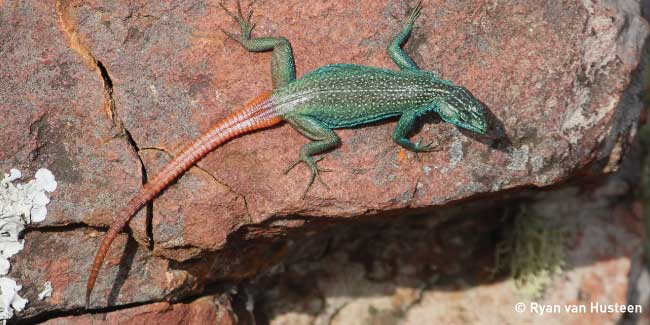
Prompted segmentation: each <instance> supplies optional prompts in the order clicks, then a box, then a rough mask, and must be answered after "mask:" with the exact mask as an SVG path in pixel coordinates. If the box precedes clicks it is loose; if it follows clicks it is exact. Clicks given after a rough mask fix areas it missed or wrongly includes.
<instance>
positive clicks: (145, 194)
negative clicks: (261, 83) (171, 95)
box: [86, 92, 282, 308]
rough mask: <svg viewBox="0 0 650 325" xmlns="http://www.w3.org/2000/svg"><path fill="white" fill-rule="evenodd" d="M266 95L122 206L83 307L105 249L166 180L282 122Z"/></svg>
mask: <svg viewBox="0 0 650 325" xmlns="http://www.w3.org/2000/svg"><path fill="white" fill-rule="evenodd" d="M270 97H271V92H267V93H264V94H262V95H260V96H258V97H257V98H255V99H253V100H252V101H251V102H249V103H248V104H247V105H246V106H244V108H242V109H241V110H239V111H237V112H235V113H233V114H232V115H230V116H229V117H228V118H226V119H224V120H222V121H221V122H220V123H218V124H217V125H215V126H214V127H212V128H211V129H210V130H209V131H208V132H206V133H204V134H203V135H202V136H201V137H200V138H198V139H196V140H195V141H194V142H193V143H192V144H190V145H189V146H187V147H185V149H184V150H183V151H182V152H181V154H180V155H178V156H177V157H176V158H174V159H172V161H170V162H169V164H167V166H165V168H163V170H162V171H161V172H160V173H158V174H157V175H156V176H155V177H154V178H153V179H152V180H151V181H150V182H148V183H147V184H145V185H144V187H143V188H142V189H141V190H140V192H138V194H136V196H135V197H134V198H133V199H131V201H130V202H129V204H128V205H127V206H126V208H125V209H123V210H122V211H121V212H120V214H118V215H117V217H116V218H115V220H114V221H113V224H112V225H111V227H110V228H109V229H108V232H107V233H106V235H105V236H104V238H103V239H102V243H101V246H100V247H99V250H98V251H97V255H96V256H95V261H94V262H93V265H92V268H91V269H90V275H89V276H88V283H87V284H86V308H88V304H89V302H90V295H91V293H92V291H93V287H94V286H95V281H96V280H97V275H98V274H99V270H100V269H101V267H102V263H103V262H104V258H105V257H106V253H107V252H108V248H109V247H110V246H111V243H112V242H113V240H114V239H115V238H116V237H117V235H118V234H119V233H120V231H122V229H123V228H124V226H125V225H126V223H127V222H128V221H129V220H130V219H131V217H132V216H133V215H134V214H135V213H136V212H138V210H140V208H142V207H143V206H144V205H145V204H147V202H149V201H151V199H153V198H155V197H156V196H157V195H158V194H159V193H160V191H162V190H163V189H164V188H165V187H167V185H169V183H171V182H172V181H174V180H175V179H176V178H178V177H179V176H180V175H181V174H183V173H184V172H185V171H187V170H188V169H189V168H190V167H191V166H192V165H194V164H195V163H196V162H197V161H198V160H200V159H201V158H203V157H204V156H205V155H206V154H208V153H209V152H210V151H212V150H214V149H215V148H216V147H218V146H219V145H220V144H222V143H224V142H226V141H228V140H230V139H233V138H235V137H237V136H240V135H242V134H245V133H248V132H251V131H254V130H259V129H263V128H267V127H270V126H272V125H275V124H278V123H280V122H282V118H281V117H280V115H279V114H278V113H276V112H275V109H274V108H273V104H272V103H271V100H270Z"/></svg>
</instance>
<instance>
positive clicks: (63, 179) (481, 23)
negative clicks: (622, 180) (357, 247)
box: [0, 0, 648, 317]
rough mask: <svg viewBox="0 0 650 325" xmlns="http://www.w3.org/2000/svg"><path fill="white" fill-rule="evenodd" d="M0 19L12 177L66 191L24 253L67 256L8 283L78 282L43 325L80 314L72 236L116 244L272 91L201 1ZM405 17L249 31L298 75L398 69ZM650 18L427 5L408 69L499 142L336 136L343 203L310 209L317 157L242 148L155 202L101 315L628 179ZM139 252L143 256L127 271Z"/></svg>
mask: <svg viewBox="0 0 650 325" xmlns="http://www.w3.org/2000/svg"><path fill="white" fill-rule="evenodd" d="M228 5H229V6H233V4H232V3H229V4H228ZM0 6H2V10H0V29H1V30H0V42H1V44H3V46H2V49H1V50H0V60H1V61H2V62H3V63H4V64H3V65H2V66H0V79H2V80H3V81H6V82H2V83H0V108H1V110H2V111H4V112H8V113H7V114H6V115H4V116H3V117H4V118H3V119H0V123H1V124H0V127H2V129H3V135H5V136H3V138H2V139H0V145H2V148H3V150H0V167H1V168H2V170H4V171H8V170H9V169H10V168H14V167H20V168H21V169H26V170H31V171H35V170H36V169H38V168H40V167H47V168H49V169H50V170H52V171H53V173H54V175H55V177H56V178H57V180H60V182H59V185H60V187H59V188H58V189H57V191H56V192H55V193H54V195H53V198H52V202H51V204H50V206H48V209H49V215H48V218H47V219H46V220H45V222H44V223H43V224H42V225H39V226H38V227H41V228H42V230H36V231H34V232H33V233H31V235H30V236H29V237H32V238H33V240H34V241H36V242H34V243H33V245H34V246H40V245H43V244H44V243H45V242H46V241H52V240H53V241H56V242H58V243H60V245H59V246H58V247H60V249H57V250H50V251H48V254H47V255H42V254H43V253H42V250H31V251H28V250H27V249H26V250H25V251H23V252H22V253H21V254H20V256H19V257H17V259H16V260H17V263H16V266H15V267H14V269H13V270H12V275H13V276H15V277H17V276H19V275H20V276H26V277H28V278H26V279H25V281H22V282H21V283H23V285H24V288H25V289H24V290H32V291H30V292H32V293H33V295H32V298H33V297H35V294H36V291H35V289H28V288H29V286H30V285H32V286H34V287H35V286H36V285H38V284H40V283H41V282H38V283H36V282H34V283H30V282H29V281H27V280H29V279H32V280H33V281H41V280H43V281H45V280H46V278H47V276H45V274H51V272H52V270H63V269H68V268H72V267H73V266H74V267H75V271H76V272H74V274H71V276H70V278H68V279H65V280H61V281H60V283H59V286H57V284H55V283H54V282H53V286H54V292H53V299H52V301H54V303H52V304H51V305H49V303H48V302H47V300H46V301H45V302H35V301H33V300H31V299H30V301H32V302H31V303H30V305H28V308H27V310H26V311H25V312H24V314H23V316H24V317H32V316H36V315H38V313H40V312H42V311H45V310H54V309H60V310H67V309H73V308H78V307H81V304H82V302H81V298H80V297H82V295H83V291H84V283H85V281H86V274H87V270H88V265H89V263H90V261H91V260H92V257H93V255H94V251H95V250H96V247H97V245H98V242H99V240H100V237H99V236H95V237H92V236H90V235H89V233H90V231H89V230H87V229H77V228H76V227H81V228H83V227H85V226H86V225H90V226H102V227H103V226H108V225H109V224H110V223H111V220H112V218H113V217H114V216H115V214H116V212H117V211H118V210H119V209H121V208H122V207H123V206H124V205H125V204H126V202H127V201H128V199H129V198H130V197H131V196H132V195H133V194H134V193H135V192H136V191H137V189H138V188H139V187H140V184H141V183H142V181H143V179H144V178H146V177H151V175H153V174H155V172H156V171H157V170H159V169H160V168H161V166H162V165H164V163H166V162H167V161H168V159H169V156H170V154H175V153H178V152H179V150H180V148H181V147H182V146H183V145H185V144H187V143H189V142H190V141H191V140H192V139H194V138H196V137H197V136H198V135H200V134H201V133H202V132H204V131H206V130H207V129H208V128H209V127H210V125H212V124H214V123H215V122H216V121H218V120H220V119H221V118H223V117H225V116H226V115H228V114H229V113H230V112H232V111H233V110H235V109H236V108H237V107H239V106H241V105H242V104H243V103H244V102H246V101H247V100H248V99H250V98H252V97H253V96H255V95H256V94H257V93H260V92H262V91H264V90H268V89H269V87H270V84H271V83H270V75H269V72H268V70H269V64H270V62H269V60H270V55H269V54H252V53H247V52H245V51H244V50H243V49H242V48H241V47H239V46H238V45H237V44H236V43H235V42H233V41H231V40H228V39H227V38H226V37H225V36H224V35H223V34H222V33H221V32H219V28H224V29H228V30H232V29H234V28H235V26H234V24H233V23H232V22H231V21H230V20H229V19H228V17H227V16H226V15H225V14H224V13H223V11H222V10H221V9H220V8H219V7H218V6H217V5H209V4H205V3H203V2H199V1H187V2H184V3H181V4H176V3H158V2H148V1H135V2H129V3H125V2H117V3H116V2H113V1H104V2H102V1H96V2H91V1H83V2H80V1H64V0H59V1H57V2H55V3H53V4H52V3H41V2H39V1H26V2H21V3H20V4H14V3H13V2H2V3H0ZM408 8H409V4H408V3H407V2H406V1H398V2H378V1H366V2H354V1H337V2H327V3H323V4H309V5H305V4H304V3H303V2H300V1H297V0H290V1H282V2H273V1H261V2H258V3H256V13H255V14H254V18H253V19H254V20H255V21H256V22H257V29H256V31H255V35H286V36H288V37H289V38H290V39H291V41H292V44H293V46H294V51H295V55H296V61H297V66H298V74H299V75H303V74H304V73H306V72H308V71H310V70H312V69H314V68H317V67H319V66H322V65H324V64H328V63H336V62H350V63H358V64H365V65H373V66H380V67H387V68H394V66H393V64H392V63H391V62H390V60H389V58H388V57H387V56H386V54H385V47H386V45H387V44H388V43H389V42H390V40H391V38H392V37H393V35H394V34H395V33H396V32H397V31H398V30H399V28H400V27H401V23H402V21H403V18H404V16H405V14H406V13H407V11H408ZM639 11H640V9H639V5H638V2H636V1H631V0H628V1H618V2H610V1H596V2H589V3H587V2H585V3H570V4H560V3H542V2H538V3H520V4H513V5H508V6H506V5H503V4H500V3H495V4H488V3H485V4H479V5H476V6H473V7H472V6H467V5H465V4H463V5H461V4H455V3H439V4H436V5H435V6H434V5H431V4H427V6H426V7H425V9H424V10H423V13H422V18H421V19H420V20H419V21H418V28H417V29H416V30H415V31H414V34H413V37H412V39H411V42H409V43H408V45H407V47H406V50H407V52H408V53H410V54H411V55H412V56H413V57H414V59H415V61H416V62H418V64H419V65H420V66H421V67H422V68H424V69H428V70H435V71H438V72H439V73H440V74H441V75H442V76H443V77H445V78H448V79H450V80H453V81H455V82H457V83H459V84H462V85H464V86H466V87H467V88H469V89H470V90H471V91H472V93H473V94H475V95H476V96H477V97H478V98H479V99H480V100H481V101H482V102H484V103H485V104H486V106H487V107H488V108H489V110H490V123H491V130H490V135H489V136H488V137H479V136H476V135H473V134H470V133H467V132H461V131H459V130H457V129H456V128H454V127H453V126H451V125H448V124H444V123H435V122H438V120H437V118H431V119H429V120H428V123H425V124H424V125H423V127H422V129H421V130H420V134H421V135H422V136H423V137H424V138H425V139H433V140H436V141H438V143H439V145H440V147H441V148H442V150H441V151H438V152H434V153H431V154H422V155H419V158H418V157H416V156H415V155H413V154H412V153H410V152H406V151H404V150H403V149H401V148H400V147H398V146H396V145H395V144H393V143H392V141H391V139H390V133H391V131H392V128H393V127H394V122H392V121H388V122H385V123H379V124H376V125H372V126H369V127H364V128H357V129H351V130H340V131H337V133H338V134H339V135H340V136H341V138H342V140H343V145H342V147H341V148H339V149H336V150H334V151H333V152H332V153H329V154H327V155H326V159H325V160H324V161H322V162H321V166H323V167H326V168H331V169H333V170H335V171H336V172H334V173H327V174H326V175H323V176H324V179H325V181H326V182H327V183H328V184H329V186H330V187H331V189H330V190H327V189H325V188H324V187H323V186H320V185H319V184H316V185H315V186H314V187H313V189H312V190H311V191H310V193H309V195H307V197H306V198H305V199H304V200H303V199H301V198H300V195H301V192H302V190H303V188H304V186H305V182H306V180H307V177H308V171H307V170H306V169H305V168H304V167H303V168H297V169H296V170H295V171H292V173H290V174H289V175H288V176H285V175H283V174H282V172H283V171H284V169H285V167H286V166H287V165H288V164H289V163H290V162H292V161H293V160H294V159H295V158H296V156H297V154H298V150H299V147H300V145H301V144H304V143H306V141H307V140H306V139H305V138H304V137H302V136H301V135H299V134H298V133H297V132H295V131H294V130H292V129H291V128H290V127H289V126H287V125H284V126H281V127H276V128H272V129H269V130H266V131H263V132H260V133H256V134H252V135H249V136H245V137H241V138H238V139H234V140H233V141H231V142H229V143H228V144H227V145H225V146H223V147H222V148H219V149H217V150H215V152H213V153H211V154H210V155H208V156H207V157H206V158H205V159H203V160H202V161H201V162H200V163H199V164H198V167H195V168H192V169H191V170H190V171H189V172H187V173H186V174H185V175H184V176H183V177H181V178H180V179H179V180H178V182H176V183H175V184H174V185H173V186H171V187H170V188H169V189H167V190H166V191H165V192H164V193H163V194H162V195H161V196H160V197H159V198H158V199H156V200H155V201H154V203H153V208H152V209H150V210H149V214H150V216H151V218H150V219H151V221H150V223H151V225H152V226H151V229H149V230H148V228H147V226H146V224H147V218H146V215H147V212H146V211H141V212H140V214H139V215H138V216H137V217H136V218H135V219H134V220H133V222H132V223H131V227H130V228H131V230H132V232H133V234H132V236H133V237H134V238H135V239H136V240H137V242H138V244H139V245H137V246H138V247H137V249H136V248H135V246H136V245H134V247H132V248H130V250H129V249H126V250H125V248H124V244H125V243H126V240H125V239H122V240H121V242H117V243H116V244H115V245H114V246H113V248H112V250H111V252H109V255H110V256H113V257H112V262H110V263H107V264H106V265H105V267H104V269H103V270H102V271H101V272H100V281H99V283H98V285H97V288H96V291H95V295H94V299H96V300H94V301H95V302H94V303H93V306H95V307H99V306H106V304H111V305H112V304H126V303H130V302H143V301H146V300H161V299H170V300H171V299H181V298H183V297H185V296H187V295H188V294H195V293H197V292H199V291H201V290H202V288H203V286H205V285H206V283H209V282H211V281H214V280H215V279H229V280H232V279H245V278H250V277H251V276H253V275H255V274H257V273H259V272H261V271H264V270H267V269H268V268H269V267H270V266H271V265H273V264H274V263H277V262H279V261H281V260H282V259H283V258H284V254H285V252H286V251H287V250H288V248H290V246H291V242H292V241H291V240H299V239H301V238H310V237H314V236H316V235H317V234H319V233H321V232H323V231H324V230H325V229H327V228H328V227H330V223H335V222H340V221H342V220H356V219H358V218H360V217H363V216H368V215H375V216H384V217H386V216H393V215H400V214H413V213H416V212H417V213H422V212H425V211H437V210H438V209H441V208H442V207H445V206H447V205H449V204H450V202H458V201H461V200H464V201H469V200H473V199H476V198H477V197H489V196H490V195H496V194H499V195H500V193H501V192H503V191H506V190H511V191H512V190H516V189H519V188H523V187H530V186H550V185H555V184H558V183H560V182H562V181H564V180H566V179H568V178H571V177H574V176H576V175H579V174H581V173H583V172H584V171H585V170H588V169H591V170H593V171H595V172H600V171H602V170H605V171H610V170H613V169H616V166H617V165H618V160H619V159H620V156H621V154H622V153H623V152H624V151H625V150H624V149H625V147H626V143H627V141H628V138H629V136H630V135H631V134H632V133H633V131H634V130H635V125H636V120H637V119H638V114H639V111H640V108H641V105H640V103H639V102H638V100H637V99H636V95H637V94H638V91H639V87H638V85H636V84H633V83H632V76H631V73H632V71H634V70H635V69H636V67H637V65H638V62H639V57H640V55H641V48H642V46H643V41H644V40H645V37H646V36H647V34H648V27H647V24H646V23H645V22H644V21H643V20H642V18H641V17H640V16H639ZM339 21H343V22H344V23H339ZM35 26H38V28H36V27H35ZM298 31H300V32H298ZM431 122H433V123H431ZM141 161H142V162H143V164H144V169H141ZM143 172H144V174H145V175H146V177H145V176H144V175H143ZM145 210H146V209H145ZM66 225H68V226H70V225H72V226H73V229H70V228H68V227H64V226H66ZM50 236H51V237H52V238H48V237H50ZM79 236H82V237H79ZM79 238H85V239H87V240H86V241H84V242H83V243H82V242H80V241H79ZM123 238H126V237H125V236H124V237H123ZM287 239H290V240H287ZM151 240H153V241H151ZM149 247H150V248H151V249H149ZM125 251H126V252H129V251H135V252H136V253H135V255H134V257H131V258H129V257H128V256H122V257H120V254H122V252H125ZM30 252H33V253H30ZM30 254H36V255H35V256H32V255H30ZM163 258H166V259H163ZM20 259H24V260H25V262H23V263H21V262H20ZM167 259H169V261H168V260H167ZM30 260H33V261H41V263H42V264H41V265H44V267H43V269H42V270H40V269H39V270H33V269H32V267H31V266H30V265H29V263H28V262H27V261H30ZM130 260H131V261H130ZM47 261H51V263H50V262H47ZM59 261H68V262H67V263H68V264H67V265H66V264H64V263H63V262H59ZM135 261H137V262H138V263H139V264H137V265H138V266H140V267H142V268H139V267H136V265H135V264H133V263H135ZM72 262H75V263H74V264H72ZM127 264H128V265H127ZM76 266H78V267H76ZM149 268H153V269H154V270H155V271H151V272H150V269H149ZM120 269H130V271H129V274H128V276H127V275H123V274H122V273H120ZM30 272H32V273H31V275H29V274H30ZM34 272H39V274H36V273H34ZM48 272H50V273H48ZM115 276H117V279H116V278H114V277H115ZM168 276H170V277H171V280H170V279H169V278H167V277H168ZM124 278H127V279H124ZM118 279H122V281H124V284H123V286H122V288H120V289H119V290H116V289H114V288H116V281H117V280H118ZM118 283H119V281H118ZM129 283H132V284H133V286H132V287H131V285H130V284H129ZM140 285H142V286H143V287H140ZM117 287H119V285H118V286H117ZM57 290H59V291H58V293H57ZM106 293H109V294H108V295H106ZM118 294H119V295H118ZM57 295H58V297H59V298H57V299H58V300H57V299H55V297H57ZM111 295H113V298H110V296H111ZM116 295H117V298H116Z"/></svg>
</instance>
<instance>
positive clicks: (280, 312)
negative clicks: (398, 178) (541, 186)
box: [251, 173, 650, 324]
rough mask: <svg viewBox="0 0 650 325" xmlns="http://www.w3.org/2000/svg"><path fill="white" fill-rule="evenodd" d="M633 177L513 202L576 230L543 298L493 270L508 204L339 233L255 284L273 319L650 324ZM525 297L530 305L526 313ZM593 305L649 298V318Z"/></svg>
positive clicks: (649, 276) (649, 287)
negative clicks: (436, 221)
mask: <svg viewBox="0 0 650 325" xmlns="http://www.w3.org/2000/svg"><path fill="white" fill-rule="evenodd" d="M635 175H637V176H638V173H636V174H635ZM625 176H629V175H624V176H623V177H615V178H612V179H610V180H609V181H608V182H606V183H605V185H601V186H599V187H597V188H595V189H593V188H592V189H589V190H584V189H583V190H581V191H580V190H578V189H577V188H568V189H563V190H560V191H555V192H549V193H545V194H542V195H536V196H534V198H532V197H531V198H529V200H531V199H532V200H534V201H533V202H534V203H530V202H526V201H523V202H510V203H509V204H507V206H509V207H510V208H512V209H515V210H516V209H517V208H518V207H520V206H521V205H522V204H523V205H525V206H527V211H528V213H530V214H533V215H535V216H536V217H538V218H546V219H548V220H549V221H550V222H551V223H552V224H557V225H560V226H561V227H562V228H563V229H564V230H565V231H566V234H567V236H566V238H565V243H566V255H565V264H564V266H563V270H562V271H560V272H559V273H557V274H555V275H554V276H552V277H550V278H549V281H548V284H547V285H546V287H545V288H543V290H541V292H540V295H539V296H534V295H532V292H531V290H529V289H527V288H526V287H523V288H522V287H518V286H517V285H515V282H513V280H511V279H508V280H507V279H499V278H496V279H495V278H493V277H491V276H489V275H488V274H489V270H490V268H491V267H492V262H491V261H493V260H494V256H495V252H494V251H493V247H494V245H493V244H490V243H489V242H486V240H487V241H489V238H491V237H492V238H493V237H494V234H495V233H498V232H499V229H503V228H504V227H505V226H507V224H508V223H509V222H507V221H506V222H503V221H499V220H498V218H495V217H494V216H498V215H499V214H505V213H506V211H504V210H503V209H501V210H499V209H494V210H493V211H492V212H481V211H480V210H479V211H477V210H472V209H468V210H467V211H466V214H465V216H464V217H461V218H455V219H452V220H450V221H448V222H443V223H442V224H440V225H435V227H432V225H426V224H422V223H420V224H418V226H417V227H415V225H414V223H416V222H411V224H409V223H406V224H401V223H400V224H398V225H397V227H395V229H390V230H388V228H386V229H384V230H379V231H377V228H371V227H368V228H369V229H366V230H369V231H370V233H369V234H368V236H369V238H352V237H351V236H346V235H340V234H339V235H334V236H333V238H334V239H332V244H330V247H329V250H328V251H325V252H322V253H321V254H320V255H316V256H318V258H314V257H312V258H306V259H303V260H302V261H298V262H296V263H293V264H290V265H288V266H287V268H286V269H285V270H283V272H281V273H277V274H275V275H274V276H271V277H270V278H269V279H265V280H264V282H262V283H256V284H255V285H253V284H251V286H252V287H254V288H255V290H256V292H257V294H258V295H259V296H258V299H257V300H256V302H257V304H256V305H255V306H256V308H257V309H260V311H258V313H259V314H262V315H265V317H266V319H268V320H269V323H270V324H502V323H509V324H635V322H634V321H641V322H640V323H639V324H646V322H647V321H648V317H649V315H650V310H649V308H650V273H649V272H648V270H647V264H645V265H644V264H643V262H642V247H643V245H642V240H643V234H642V231H641V229H642V224H641V217H640V215H641V214H640V211H639V209H638V208H639V202H631V201H630V200H629V196H627V195H629V194H630V193H631V192H630V190H631V189H632V187H631V185H632V184H634V180H633V179H631V178H627V179H626V178H625ZM527 201H528V200H527ZM489 216H492V218H490V217H489ZM459 219H460V220H459ZM502 219H503V218H502ZM387 227H388V226H387ZM390 227H394V226H393V225H391V226H390ZM413 229H419V230H413ZM374 231H377V232H374ZM440 232H444V234H445V235H442V236H440ZM341 233H345V231H342V232H341ZM431 233H435V235H431ZM348 234H350V235H351V234H355V233H354V231H352V232H350V233H348ZM376 243H380V244H376ZM370 247H372V249H369V248H370ZM405 251H406V252H409V254H408V256H404V252H405ZM517 303H523V304H524V305H525V306H526V310H524V311H523V312H516V311H515V306H516V304H517ZM534 304H537V306H538V307H531V306H534ZM592 304H600V305H601V306H608V305H611V306H613V305H614V304H619V305H639V306H640V308H641V311H642V313H621V312H609V313H608V312H593V311H592V310H591V306H592ZM541 305H546V306H555V305H557V306H560V307H561V308H564V306H574V305H575V306H581V305H584V306H585V310H586V312H576V313H571V312H566V311H564V310H563V309H562V310H561V311H560V312H552V311H547V312H546V313H544V314H541V307H539V306H541ZM531 308H537V309H535V310H532V309H531ZM626 321H627V322H626ZM628 322H629V323H628Z"/></svg>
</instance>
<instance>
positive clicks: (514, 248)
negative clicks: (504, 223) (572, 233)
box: [494, 208, 566, 299]
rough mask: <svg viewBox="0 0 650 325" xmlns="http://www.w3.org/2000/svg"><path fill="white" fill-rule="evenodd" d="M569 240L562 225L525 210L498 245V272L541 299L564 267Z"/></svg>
mask: <svg viewBox="0 0 650 325" xmlns="http://www.w3.org/2000/svg"><path fill="white" fill-rule="evenodd" d="M565 238H566V233H565V230H564V228H563V227H562V226H560V225H558V224H555V223H554V222H552V220H550V219H548V218H544V217H540V216H537V215H535V214H534V213H530V212H529V211H528V210H527V209H526V208H522V209H521V210H520V212H519V213H518V214H517V215H516V216H515V218H514V221H513V224H512V226H511V227H510V228H509V229H508V230H506V232H505V236H504V239H503V241H501V242H500V243H499V244H498V245H497V249H496V253H495V267H494V273H495V274H496V273H497V272H500V271H506V272H508V273H509V276H510V278H511V279H512V280H513V281H514V284H515V286H516V287H517V289H518V290H520V292H521V293H522V295H523V296H525V297H528V298H530V299H536V298H539V297H541V296H542V295H543V293H544V290H545V289H546V287H547V286H548V285H549V284H550V282H551V280H552V277H553V275H555V274H557V273H559V272H560V271H561V270H562V267H563V266H564V258H565Z"/></svg>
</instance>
